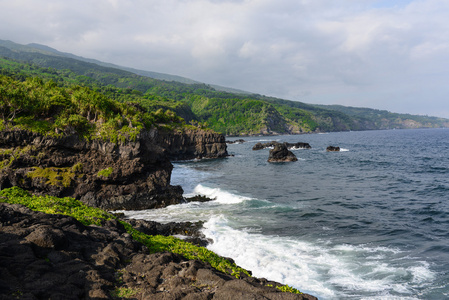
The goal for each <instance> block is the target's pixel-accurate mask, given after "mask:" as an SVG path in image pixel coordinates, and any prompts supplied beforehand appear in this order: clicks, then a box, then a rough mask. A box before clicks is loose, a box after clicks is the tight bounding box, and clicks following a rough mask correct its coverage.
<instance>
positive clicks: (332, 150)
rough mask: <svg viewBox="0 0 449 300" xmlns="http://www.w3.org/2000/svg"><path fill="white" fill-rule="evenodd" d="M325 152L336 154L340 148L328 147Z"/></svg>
mask: <svg viewBox="0 0 449 300" xmlns="http://www.w3.org/2000/svg"><path fill="white" fill-rule="evenodd" d="M326 151H327V152H338V151H340V147H335V146H328V147H327V148H326Z"/></svg>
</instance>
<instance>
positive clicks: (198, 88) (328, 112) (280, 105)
mask: <svg viewBox="0 0 449 300" xmlns="http://www.w3.org/2000/svg"><path fill="white" fill-rule="evenodd" d="M31 46H33V47H31ZM31 46H24V45H19V44H15V43H12V42H7V41H3V42H0V56H3V57H5V58H7V59H3V60H2V63H1V64H0V71H1V72H2V73H3V74H15V75H14V76H16V78H18V77H20V76H30V75H32V76H40V77H45V78H48V79H53V80H54V81H55V82H57V83H58V84H67V83H72V84H73V83H75V84H81V85H86V86H89V87H91V88H93V89H95V90H97V91H99V92H101V93H103V94H105V95H107V96H108V97H110V98H112V99H115V100H118V101H120V102H124V101H134V102H137V103H139V104H140V105H141V106H142V107H144V108H145V109H147V110H149V111H151V110H156V109H159V108H162V109H164V110H167V109H170V110H172V111H174V112H175V113H176V114H178V115H179V116H181V117H183V118H184V120H185V121H186V122H187V123H191V124H193V125H195V126H198V127H204V126H209V127H210V128H212V129H214V130H216V131H220V132H222V133H224V134H227V135H254V134H264V135H273V134H298V133H308V132H329V131H348V130H375V129H392V128H435V127H449V120H447V119H443V118H435V117H427V116H415V115H409V114H397V113H390V112H387V111H379V110H370V109H362V108H360V109H359V108H347V107H343V106H318V105H310V104H305V103H302V102H298V101H289V100H283V99H278V98H273V97H266V96H261V95H256V94H243V93H231V92H225V91H219V90H216V89H215V88H213V87H212V86H210V85H206V84H202V83H196V82H193V83H189V84H186V83H181V82H176V81H166V80H158V79H154V78H150V77H147V76H148V75H151V74H150V73H145V71H142V72H141V74H147V76H140V75H137V74H135V73H133V72H129V71H126V70H123V69H117V68H115V67H114V65H111V64H106V63H102V62H98V61H95V60H90V59H84V58H80V57H78V56H75V55H72V54H67V53H61V52H59V51H57V50H54V49H52V48H48V47H46V46H42V45H35V44H32V45H31ZM11 59H13V60H16V61H14V62H13V61H11ZM14 64H15V65H14ZM23 64H25V65H23ZM26 64H28V65H26ZM29 64H32V66H30V65H29ZM39 68H40V69H39ZM134 71H135V72H136V70H134ZM8 72H9V73H8ZM20 74H22V75H20ZM172 79H173V78H172ZM173 80H174V79H173Z"/></svg>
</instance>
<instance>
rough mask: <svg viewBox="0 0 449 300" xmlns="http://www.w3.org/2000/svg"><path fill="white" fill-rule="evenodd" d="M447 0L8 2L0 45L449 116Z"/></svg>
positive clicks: (314, 98)
mask: <svg viewBox="0 0 449 300" xmlns="http://www.w3.org/2000/svg"><path fill="white" fill-rule="evenodd" d="M448 19H449V2H448V1H446V0H401V1H384V0H365V1H349V0H343V1H338V3H337V2H332V1H296V0H286V1H273V0H266V1H265V0H264V1H248V0H238V1H236V0H226V1H216V0H192V1H176V0H174V1H162V2H161V1H132V2H126V1H110V0H109V1H107V0H99V1H95V2H92V1H85V0H82V1H57V0H50V1H48V0H46V1H42V0H33V1H31V0H24V1H2V10H1V11H0V38H1V39H8V40H14V41H15V42H18V43H23V44H27V43H30V42H35V43H39V44H44V45H48V46H50V47H52V48H55V49H58V50H60V51H63V52H69V53H76V54H77V55H81V56H84V57H90V58H94V59H98V60H101V61H108V62H112V63H114V64H118V65H124V66H130V67H133V68H135V69H143V70H151V71H155V72H159V73H168V74H176V75H180V76H182V77H186V78H192V79H194V80H195V81H199V82H206V83H209V84H219V85H221V86H229V87H233V88H237V89H240V90H245V91H250V92H254V93H258V94H262V95H268V96H274V97H278V98H283V99H289V100H295V101H302V102H306V103H313V104H341V105H349V106H354V107H371V108H377V109H386V110H389V111H395V112H401V113H412V114H422V115H436V116H441V117H449V107H448V105H447V95H448V94H449V87H448V85H447V80H448V78H449V69H448V68H447V67H446V65H445V63H444V62H446V61H448V59H449V58H448V55H449V54H448V53H449V51H447V49H448V46H447V41H446V38H445V37H446V36H447V34H446V33H447V31H448V30H449V23H448V22H447V20H448Z"/></svg>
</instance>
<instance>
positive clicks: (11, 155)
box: [0, 146, 34, 170]
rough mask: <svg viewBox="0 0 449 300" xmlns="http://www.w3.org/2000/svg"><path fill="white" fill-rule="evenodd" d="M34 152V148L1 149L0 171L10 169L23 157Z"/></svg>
mask: <svg viewBox="0 0 449 300" xmlns="http://www.w3.org/2000/svg"><path fill="white" fill-rule="evenodd" d="M31 151H34V147H33V146H25V147H16V148H10V149H0V170H2V169H4V168H7V167H10V166H11V165H12V164H13V163H14V161H15V160H16V159H18V158H20V157H21V156H22V155H25V154H27V153H30V152H31Z"/></svg>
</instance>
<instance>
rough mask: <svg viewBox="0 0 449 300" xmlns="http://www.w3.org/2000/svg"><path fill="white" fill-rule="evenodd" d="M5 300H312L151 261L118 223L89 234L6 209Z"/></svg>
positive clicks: (2, 209) (1, 282) (185, 264)
mask: <svg viewBox="0 0 449 300" xmlns="http://www.w3.org/2000/svg"><path fill="white" fill-rule="evenodd" d="M0 225H1V226H0V233H1V234H0V299H5V300H6V299H18V298H20V299H69V300H70V299H118V298H120V296H119V295H120V294H119V292H120V291H123V292H126V293H128V294H130V295H131V297H132V299H212V298H213V299H279V300H282V299H302V300H305V299H309V300H314V299H316V298H315V297H313V296H311V295H307V294H299V295H298V294H291V293H283V292H280V291H279V290H278V289H276V288H275V287H274V286H279V285H280V284H279V283H276V282H272V281H268V280H266V279H257V278H253V277H244V278H242V279H236V278H235V277H232V276H230V275H227V274H224V273H221V272H219V271H217V270H215V269H213V268H212V267H211V266H210V265H209V264H208V263H204V262H201V261H197V260H188V259H186V258H185V257H183V256H181V255H178V254H173V253H167V252H165V253H153V254H150V253H149V251H148V248H146V247H145V246H143V245H142V244H140V243H138V242H136V241H134V240H133V239H132V238H131V236H130V235H129V234H128V233H127V232H126V230H125V229H124V227H123V225H121V224H120V223H119V222H117V221H115V220H113V221H107V222H106V223H105V224H104V226H102V227H99V226H85V225H83V224H81V223H80V222H78V221H77V220H76V219H74V218H72V217H68V216H62V215H50V214H44V213H41V212H34V211H32V210H30V209H28V208H26V207H24V206H21V205H17V204H15V205H12V204H4V203H0Z"/></svg>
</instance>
